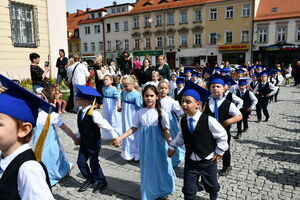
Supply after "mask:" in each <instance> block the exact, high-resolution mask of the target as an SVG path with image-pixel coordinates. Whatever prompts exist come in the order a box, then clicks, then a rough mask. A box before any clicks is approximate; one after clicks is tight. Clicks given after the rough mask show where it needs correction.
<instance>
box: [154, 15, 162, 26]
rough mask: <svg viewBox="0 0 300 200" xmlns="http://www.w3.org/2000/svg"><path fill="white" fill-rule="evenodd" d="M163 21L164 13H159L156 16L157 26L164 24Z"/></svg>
mask: <svg viewBox="0 0 300 200" xmlns="http://www.w3.org/2000/svg"><path fill="white" fill-rule="evenodd" d="M162 25H163V21H162V15H157V16H156V26H162Z"/></svg>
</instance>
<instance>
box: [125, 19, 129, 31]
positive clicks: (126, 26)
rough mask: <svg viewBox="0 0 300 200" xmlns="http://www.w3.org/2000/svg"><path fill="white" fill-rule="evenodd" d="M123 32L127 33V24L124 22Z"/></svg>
mask: <svg viewBox="0 0 300 200" xmlns="http://www.w3.org/2000/svg"><path fill="white" fill-rule="evenodd" d="M124 31H128V22H127V21H126V22H124Z"/></svg>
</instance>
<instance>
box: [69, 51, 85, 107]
mask: <svg viewBox="0 0 300 200" xmlns="http://www.w3.org/2000/svg"><path fill="white" fill-rule="evenodd" d="M73 58H74V61H75V63H74V64H73V65H71V66H69V67H68V68H67V75H68V80H69V82H70V87H73V108H74V112H78V106H77V105H76V98H75V95H76V92H77V87H76V86H75V85H76V84H77V85H86V81H87V78H88V77H89V75H90V73H89V71H88V68H87V66H85V65H84V64H82V63H80V62H79V61H80V56H79V55H77V54H75V55H74V56H73Z"/></svg>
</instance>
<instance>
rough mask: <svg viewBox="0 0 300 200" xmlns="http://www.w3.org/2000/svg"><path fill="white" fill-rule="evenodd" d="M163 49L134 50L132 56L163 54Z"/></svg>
mask: <svg viewBox="0 0 300 200" xmlns="http://www.w3.org/2000/svg"><path fill="white" fill-rule="evenodd" d="M163 54H164V52H163V51H134V52H133V56H160V55H163Z"/></svg>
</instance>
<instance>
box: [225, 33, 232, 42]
mask: <svg viewBox="0 0 300 200" xmlns="http://www.w3.org/2000/svg"><path fill="white" fill-rule="evenodd" d="M225 42H226V43H232V32H231V31H228V32H226V33H225Z"/></svg>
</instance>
